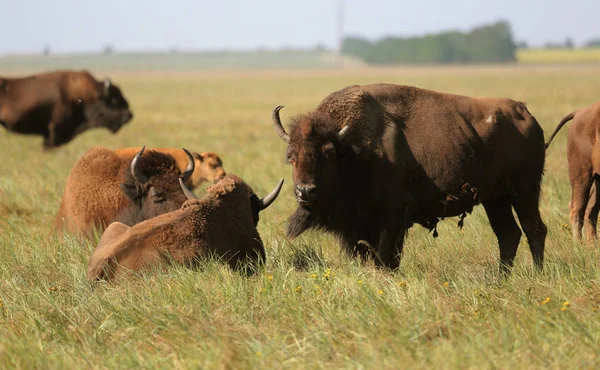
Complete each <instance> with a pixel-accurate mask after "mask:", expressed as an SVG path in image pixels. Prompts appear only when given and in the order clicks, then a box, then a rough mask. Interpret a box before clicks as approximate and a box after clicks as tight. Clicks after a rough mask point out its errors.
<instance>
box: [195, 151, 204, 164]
mask: <svg viewBox="0 0 600 370" xmlns="http://www.w3.org/2000/svg"><path fill="white" fill-rule="evenodd" d="M193 156H194V158H196V159H197V160H199V161H200V162H204V153H202V154H198V153H194V154H193Z"/></svg>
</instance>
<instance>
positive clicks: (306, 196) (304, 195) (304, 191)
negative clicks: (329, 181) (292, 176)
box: [296, 185, 317, 202]
mask: <svg viewBox="0 0 600 370" xmlns="http://www.w3.org/2000/svg"><path fill="white" fill-rule="evenodd" d="M296 196H297V197H298V200H300V201H303V202H311V201H313V200H315V197H316V196H317V187H316V186H315V185H296Z"/></svg>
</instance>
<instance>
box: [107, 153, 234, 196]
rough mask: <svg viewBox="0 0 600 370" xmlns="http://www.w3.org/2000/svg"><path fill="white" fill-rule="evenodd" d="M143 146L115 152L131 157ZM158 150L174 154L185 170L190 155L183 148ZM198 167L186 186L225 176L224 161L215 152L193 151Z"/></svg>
mask: <svg viewBox="0 0 600 370" xmlns="http://www.w3.org/2000/svg"><path fill="white" fill-rule="evenodd" d="M140 149H141V147H137V148H124V149H117V150H115V153H116V154H117V155H119V156H127V157H131V156H132V155H136V154H137V152H139V151H140ZM152 150H155V151H157V152H161V153H167V154H170V155H171V156H173V158H175V160H176V161H177V164H178V165H179V169H180V170H181V172H183V171H184V170H185V168H186V167H187V165H188V157H187V155H186V154H185V153H184V152H183V151H182V150H181V149H175V148H153V149H152ZM192 155H193V156H194V160H195V162H196V167H195V169H194V173H193V174H192V177H190V178H189V179H188V181H186V184H185V185H186V186H187V187H188V188H190V189H192V190H194V189H195V188H197V187H198V186H200V185H201V184H202V183H204V182H207V181H208V182H211V183H214V182H216V181H218V180H220V179H222V178H223V177H225V175H226V173H225V169H224V168H223V161H222V160H221V158H220V157H219V156H218V155H217V154H216V153H213V152H204V153H200V154H198V153H196V152H192Z"/></svg>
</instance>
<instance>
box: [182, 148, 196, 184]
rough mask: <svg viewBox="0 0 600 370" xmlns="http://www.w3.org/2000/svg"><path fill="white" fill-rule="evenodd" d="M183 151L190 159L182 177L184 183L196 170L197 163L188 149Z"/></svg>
mask: <svg viewBox="0 0 600 370" xmlns="http://www.w3.org/2000/svg"><path fill="white" fill-rule="evenodd" d="M181 149H183V151H184V152H185V154H186V155H187V157H188V165H187V167H186V168H185V171H183V175H182V176H181V177H182V178H183V182H187V181H188V180H189V179H190V176H192V173H193V172H194V168H196V161H195V160H194V156H192V153H190V152H189V151H188V150H187V149H186V148H181Z"/></svg>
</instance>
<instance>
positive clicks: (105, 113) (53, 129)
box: [0, 71, 133, 149]
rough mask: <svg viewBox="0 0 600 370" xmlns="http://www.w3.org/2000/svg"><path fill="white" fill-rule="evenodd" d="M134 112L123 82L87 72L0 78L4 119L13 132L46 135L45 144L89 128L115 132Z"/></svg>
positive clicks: (65, 140)
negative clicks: (123, 87) (124, 92)
mask: <svg viewBox="0 0 600 370" xmlns="http://www.w3.org/2000/svg"><path fill="white" fill-rule="evenodd" d="M132 118H133V113H132V112H131V110H130V109H129V104H128V103H127V100H126V99H125V97H124V96H123V94H122V93H121V90H120V89H119V87H118V86H116V85H114V84H113V83H111V81H110V80H109V79H106V80H104V81H97V80H96V79H94V77H93V76H92V75H91V74H90V73H89V72H88V71H55V72H48V73H41V74H37V75H32V76H28V77H22V78H3V77H0V124H2V126H4V127H5V128H6V129H7V130H8V131H10V132H16V133H20V134H31V135H41V136H43V137H44V142H43V146H44V149H50V148H54V147H58V146H60V145H63V144H66V143H68V142H69V141H71V140H72V139H73V138H74V137H75V136H77V135H78V134H80V133H82V132H84V131H85V130H87V129H90V128H95V127H106V128H108V129H109V130H110V131H112V132H113V133H116V132H117V131H119V129H120V128H121V127H122V126H123V125H124V124H126V123H127V122H129V121H130V120H131V119H132Z"/></svg>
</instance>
